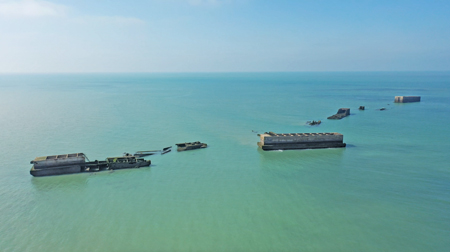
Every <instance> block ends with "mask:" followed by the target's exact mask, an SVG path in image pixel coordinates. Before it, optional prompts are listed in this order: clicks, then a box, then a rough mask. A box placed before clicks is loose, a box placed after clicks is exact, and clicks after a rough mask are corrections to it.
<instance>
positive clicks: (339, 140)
mask: <svg viewBox="0 0 450 252" xmlns="http://www.w3.org/2000/svg"><path fill="white" fill-rule="evenodd" d="M259 136H260V142H258V146H259V147H261V148H262V149H263V150H265V151H267V150H295V149H318V148H341V147H345V146H346V144H345V143H344V136H343V135H342V134H340V133H286V134H277V133H273V132H266V133H264V134H260V135H259Z"/></svg>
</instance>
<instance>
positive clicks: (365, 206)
mask: <svg viewBox="0 0 450 252" xmlns="http://www.w3.org/2000/svg"><path fill="white" fill-rule="evenodd" d="M403 95H404V96H408V95H416V96H421V101H420V102H416V103H394V97H395V96H403ZM359 106H365V110H359V109H358V108H359ZM339 108H350V113H351V114H350V116H348V117H346V118H343V119H341V120H328V119H327V117H328V116H331V115H333V114H335V113H336V112H337V110H338V109H339ZM382 108H385V109H384V110H382ZM312 120H316V121H318V120H321V121H322V123H321V124H320V125H317V126H309V125H308V124H307V122H308V121H312ZM0 129H1V130H0V157H1V163H0V251H2V252H9V251H90V252H91V251H98V252H101V251H169V252H170V251H175V252H176V251H219V252H221V251H224V252H225V251H230V252H239V251H246V252H247V251H249V252H251V251H267V252H269V251H270V252H272V251H407V252H411V251H449V250H450V154H449V151H450V72H299V73H140V74H135V73H133V74H132V73H130V74H118V73H117V74H3V75H0ZM268 131H273V132H277V133H314V132H338V133H341V134H343V135H344V142H345V143H346V144H347V147H346V148H335V149H314V150H285V151H262V150H261V149H260V148H258V146H257V142H258V141H259V137H258V134H261V133H264V132H268ZM192 141H201V142H204V143H207V144H208V147H207V148H206V149H199V150H192V151H185V152H177V151H176V146H175V144H176V143H182V142H192ZM168 146H173V151H172V152H169V153H167V154H165V155H160V154H157V155H153V156H149V157H147V159H150V160H151V161H152V165H151V166H150V167H145V168H139V169H128V170H116V171H102V172H92V173H80V174H73V175H61V176H49V177H33V176H31V175H30V173H29V171H30V168H31V166H32V165H31V164H30V161H31V160H33V159H34V158H35V157H39V156H47V155H55V154H67V153H78V152H82V153H85V154H86V156H87V157H88V158H89V159H90V160H105V159H106V158H107V157H115V156H121V155H123V153H124V152H129V153H134V152H135V151H145V150H160V149H162V148H164V147H168Z"/></svg>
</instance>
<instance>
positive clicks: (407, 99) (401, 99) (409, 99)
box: [394, 96, 420, 103]
mask: <svg viewBox="0 0 450 252" xmlns="http://www.w3.org/2000/svg"><path fill="white" fill-rule="evenodd" d="M394 102H395V103H409V102H420V96H396V97H395V99H394Z"/></svg>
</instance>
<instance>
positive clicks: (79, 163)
mask: <svg viewBox="0 0 450 252" xmlns="http://www.w3.org/2000/svg"><path fill="white" fill-rule="evenodd" d="M86 160H87V161H88V162H86ZM30 163H31V164H33V167H31V170H30V174H31V175H33V176H36V177H39V176H50V175H62V174H71V173H80V172H93V171H101V170H115V169H128V168H139V167H145V166H150V164H151V161H150V160H144V159H143V158H139V157H136V156H123V157H109V158H107V159H106V160H105V161H98V160H95V161H92V162H91V161H89V159H88V158H87V157H86V155H84V154H83V153H73V154H62V155H53V156H44V157H37V158H35V159H34V160H32V161H31V162H30Z"/></svg>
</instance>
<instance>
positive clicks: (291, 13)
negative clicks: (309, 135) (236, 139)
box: [0, 0, 450, 73]
mask: <svg viewBox="0 0 450 252" xmlns="http://www.w3.org/2000/svg"><path fill="white" fill-rule="evenodd" d="M0 38H1V39H0V56H1V57H0V73H90V72H107V73H112V72H285V71H449V70H450V47H449V45H450V2H449V1H423V0H411V1H403V0H398V1H383V0H382V1H371V0H365V1H332V0H328V1H312V0H311V1H309V0H307V1H298V2H292V1H286V0H281V1H268V0H261V1H256V0H241V1H239V0H147V1H144V0H141V1H133V2H132V3H128V2H123V1H116V0H112V1H95V2H93V1H87V0H79V1H73V0H51V1H42V0H19V1H12V0H0Z"/></svg>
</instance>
